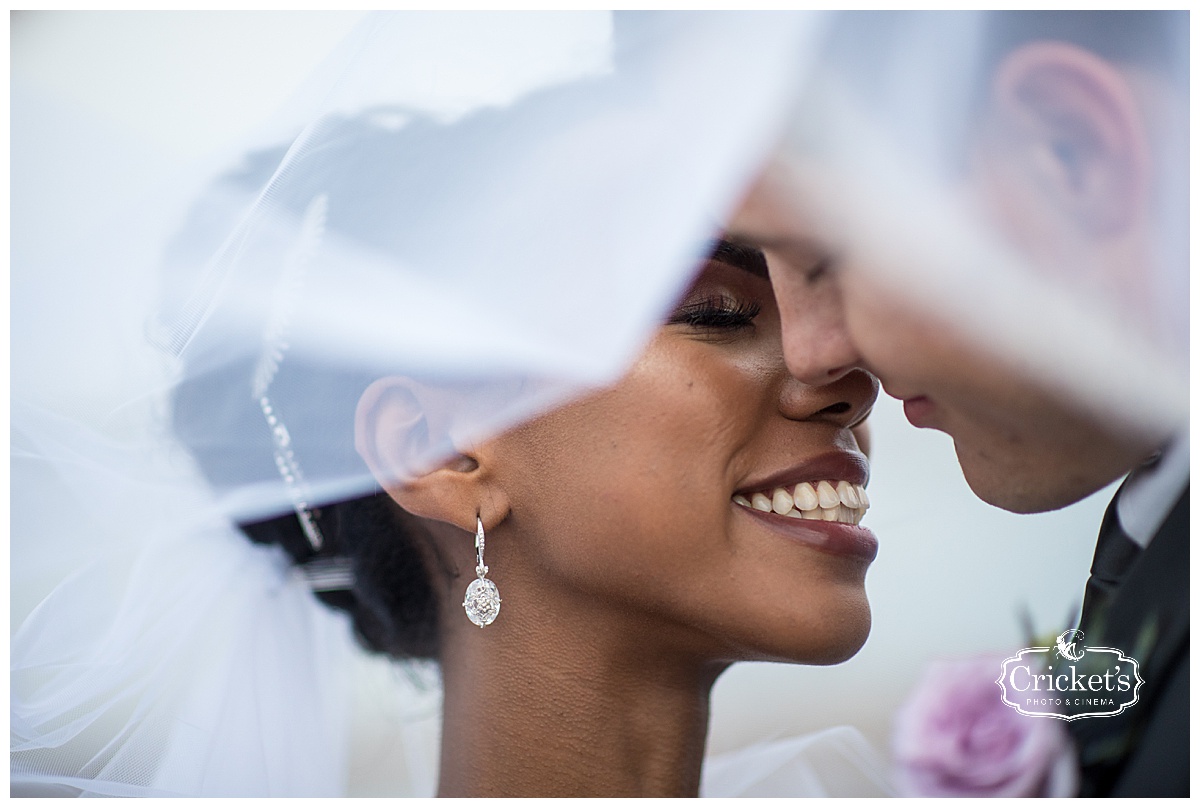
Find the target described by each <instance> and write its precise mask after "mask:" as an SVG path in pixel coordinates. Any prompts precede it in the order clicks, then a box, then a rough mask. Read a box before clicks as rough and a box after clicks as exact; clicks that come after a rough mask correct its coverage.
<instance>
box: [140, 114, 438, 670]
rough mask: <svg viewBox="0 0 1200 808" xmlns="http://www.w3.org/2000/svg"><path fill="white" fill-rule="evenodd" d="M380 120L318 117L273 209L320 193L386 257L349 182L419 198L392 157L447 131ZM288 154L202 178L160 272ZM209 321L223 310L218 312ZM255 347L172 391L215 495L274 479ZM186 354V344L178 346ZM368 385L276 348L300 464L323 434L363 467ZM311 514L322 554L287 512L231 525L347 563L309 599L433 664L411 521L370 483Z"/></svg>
mask: <svg viewBox="0 0 1200 808" xmlns="http://www.w3.org/2000/svg"><path fill="white" fill-rule="evenodd" d="M378 117H379V114H378V113H371V114H369V115H364V116H360V117H356V118H347V119H339V120H329V121H326V122H325V125H324V128H323V131H322V132H321V133H320V134H319V136H318V137H317V138H316V139H315V142H314V141H310V146H309V148H308V149H307V150H306V151H302V152H301V153H300V154H298V155H293V156H292V158H291V160H292V163H291V167H290V170H289V171H288V172H286V175H285V176H283V177H282V179H281V178H280V177H279V176H276V177H275V179H274V181H273V182H272V184H271V205H272V206H273V207H274V208H275V209H276V210H277V211H281V212H282V213H284V214H285V215H292V216H296V215H299V214H300V212H302V211H303V210H304V207H305V206H306V205H307V204H308V203H309V201H310V200H311V199H312V198H313V197H314V195H315V194H317V193H324V194H327V195H328V197H329V199H330V215H329V220H328V223H327V227H328V228H329V229H330V230H332V231H335V232H337V233H339V234H341V235H344V236H349V237H350V238H352V239H356V240H357V241H358V242H359V243H365V244H367V246H376V247H380V248H384V249H389V250H392V251H395V250H396V249H397V245H395V244H371V243H370V242H369V240H368V231H369V232H381V233H384V237H387V235H386V233H387V230H388V229H386V228H369V227H368V228H364V227H363V226H362V225H363V217H364V216H370V217H375V218H377V217H379V216H382V215H387V214H386V212H385V211H381V210H378V209H376V210H371V211H365V210H363V209H362V202H361V201H360V200H359V199H358V198H357V195H356V194H355V193H354V187H355V183H356V182H361V181H362V178H363V176H364V172H370V174H369V175H367V176H370V177H371V178H372V186H373V187H375V188H380V187H382V188H385V189H390V190H392V192H393V193H396V194H400V193H407V194H410V195H416V196H419V195H420V194H422V193H424V192H426V190H427V189H429V186H431V185H432V184H434V183H436V182H437V178H436V177H431V176H421V161H420V160H413V159H411V157H410V159H407V160H397V159H395V156H396V152H397V150H399V149H405V150H408V151H409V153H410V155H411V153H412V152H413V151H414V150H415V151H416V152H417V153H418V154H419V153H420V149H421V148H422V147H428V145H429V143H430V142H432V141H436V140H437V139H438V138H440V137H444V133H443V132H442V131H441V129H442V127H440V126H439V125H437V124H435V123H432V122H429V121H426V120H423V119H418V120H414V121H412V122H410V123H409V125H407V126H405V127H403V128H401V129H399V130H397V129H389V128H387V127H383V126H379V125H376V124H375V123H374V122H373V121H374V120H375V119H377V118H378ZM285 152H286V150H285V149H272V150H268V151H263V152H259V153H255V154H251V155H248V156H247V157H246V159H245V162H244V164H243V165H242V166H240V167H239V168H238V169H237V170H235V171H233V172H231V173H229V174H227V175H225V176H223V177H222V178H220V179H219V180H218V181H217V182H216V183H215V184H214V185H213V187H212V188H211V189H210V194H208V195H206V197H205V198H204V199H202V200H200V201H199V202H198V203H197V205H196V206H195V208H194V209H193V210H192V211H191V213H190V215H189V217H188V221H187V224H186V225H185V227H184V228H183V230H182V231H181V233H180V234H179V236H178V237H176V239H175V240H174V242H173V243H172V245H171V246H169V247H168V250H167V254H166V260H165V262H164V263H165V266H166V267H167V268H168V271H192V272H194V271H195V270H194V269H193V268H194V267H196V266H199V265H202V264H203V263H204V262H205V261H207V260H208V258H209V257H210V255H211V253H214V252H215V251H216V249H217V247H218V245H220V244H221V242H222V241H223V239H224V238H225V237H226V236H227V235H228V233H229V232H231V231H232V229H233V228H234V226H235V224H236V222H235V214H236V212H237V211H236V210H235V207H234V206H231V205H229V204H228V200H229V199H230V198H235V199H253V198H255V196H256V195H257V194H258V192H259V191H260V190H261V188H262V187H263V186H264V185H265V184H266V183H267V182H268V180H271V178H272V176H273V175H275V173H276V170H277V168H278V166H279V165H280V162H281V160H282V159H283V157H284V154H285ZM312 154H319V155H320V157H321V159H320V161H319V162H316V161H314V165H308V164H306V161H307V157H308V156H309V155H312ZM398 167H406V168H409V169H412V168H414V167H415V171H414V172H413V173H414V174H415V176H414V175H412V174H410V175H409V176H404V177H401V176H399V172H400V171H401V169H400V168H398ZM380 175H383V176H380ZM214 200H219V203H214ZM386 202H387V200H386V199H385V200H384V205H383V206H384V207H386ZM419 247H420V245H418V249H419ZM176 310H178V306H176ZM212 316H213V317H220V316H221V315H220V313H219V312H218V313H216V314H214V315H212ZM249 336H251V337H253V336H255V335H249ZM200 354H201V355H203V351H202V350H201V351H200ZM256 354H257V350H248V351H246V355H245V356H244V357H234V358H233V359H232V361H229V360H228V359H226V360H225V361H223V362H221V363H220V364H219V366H218V367H217V368H216V369H213V370H206V371H204V372H197V371H196V369H195V368H192V369H191V370H192V372H191V373H188V374H185V376H186V379H185V381H184V382H182V383H181V384H180V385H179V387H178V388H177V389H176V391H175V395H174V399H173V402H172V404H173V406H172V428H173V429H174V431H175V433H176V434H177V435H178V436H179V437H180V439H181V440H182V441H183V443H184V444H185V445H186V446H188V447H189V449H190V450H191V452H192V454H193V455H194V456H195V457H196V459H197V462H198V463H199V466H200V468H201V470H202V471H203V473H204V474H205V476H206V477H207V478H208V481H209V483H210V484H211V485H212V486H213V488H214V489H215V490H217V491H218V492H221V491H228V490H234V489H236V488H237V487H238V486H240V485H245V484H248V483H253V482H261V481H263V480H273V479H277V471H276V469H275V464H274V445H273V443H272V438H271V434H270V430H269V429H268V428H267V425H266V423H265V422H264V419H263V414H262V412H261V410H260V409H259V407H258V405H257V403H256V402H255V401H254V400H253V399H252V397H251V396H250V395H248V394H247V393H248V391H249V389H250V380H251V379H252V378H253V376H254V372H255V364H256V361H257V358H256ZM194 355H196V352H195V351H193V352H192V353H190V354H187V356H189V357H190V356H194ZM373 380H374V379H373V377H370V376H367V375H365V374H364V373H362V372H355V371H353V370H348V369H345V368H340V367H332V366H329V365H326V364H317V363H313V362H309V361H307V360H306V359H305V358H304V357H303V356H302V355H295V356H293V355H286V354H285V356H284V359H283V361H282V362H281V363H280V364H279V368H278V370H277V371H276V374H275V377H274V379H273V381H272V382H271V386H270V395H271V399H272V401H273V402H281V403H282V404H281V406H282V407H283V408H285V409H287V402H289V401H305V402H306V406H304V407H293V408H290V409H287V413H288V414H287V427H288V430H289V432H290V434H291V439H292V442H293V445H294V446H295V448H296V452H297V456H298V457H299V458H301V462H303V461H302V458H303V457H304V456H305V452H304V444H305V442H306V440H311V439H312V436H313V434H314V432H315V431H319V432H321V438H322V440H323V441H324V442H329V441H334V442H336V443H337V444H338V445H344V446H345V447H347V451H346V452H345V455H346V456H347V457H346V461H345V462H346V463H347V467H346V468H345V469H338V471H339V472H341V471H345V472H347V473H350V474H360V475H365V473H366V471H367V470H366V467H365V465H364V464H362V462H361V460H359V459H358V458H357V456H355V454H354V452H353V451H352V449H351V448H350V447H353V445H354V434H353V428H354V427H353V425H354V414H355V407H356V405H357V402H358V398H359V396H360V395H361V393H362V391H363V390H364V389H366V387H367V386H368V385H369V384H370V383H371V382H372V381H373ZM314 403H315V404H316V405H319V406H313V404H314ZM314 411H315V412H314ZM330 424H337V425H341V426H339V427H336V428H335V429H340V430H341V432H340V434H334V435H330V434H328V433H329V430H330V426H329V425H330ZM231 436H232V437H231ZM313 516H314V519H315V521H316V523H317V525H318V527H319V529H320V531H321V533H322V536H323V539H324V543H323V546H322V547H321V549H320V550H319V551H315V550H314V549H313V547H312V546H311V544H310V542H309V540H308V538H307V536H306V535H305V533H304V531H303V529H302V528H301V525H300V522H299V520H298V519H297V517H296V515H295V514H294V513H287V514H283V515H280V516H276V517H272V518H267V519H263V520H261V521H251V522H245V523H242V524H240V525H239V527H240V528H241V529H242V531H243V532H244V533H245V534H246V535H247V536H248V537H249V538H250V539H251V540H252V541H254V542H256V543H259V544H267V545H279V546H280V547H282V548H283V549H284V550H285V551H286V552H287V553H288V554H289V555H290V556H291V558H292V559H293V560H294V561H295V563H296V564H298V565H306V564H313V563H314V562H325V561H327V560H329V559H339V560H341V561H342V562H344V563H346V564H348V566H349V567H350V569H351V570H352V572H353V578H354V583H353V585H352V586H350V587H349V588H347V589H341V590H334V591H318V592H315V593H314V594H315V595H316V597H317V598H319V599H320V600H321V601H322V602H324V603H326V604H327V605H329V606H331V607H333V608H336V609H340V610H342V611H344V612H346V613H348V614H349V615H350V617H351V620H352V622H353V625H354V629H355V632H356V634H357V635H358V638H359V640H360V642H361V644H362V645H363V646H364V647H365V648H366V649H368V650H370V651H374V652H379V653H384V654H387V655H390V656H392V657H397V658H420V659H436V658H437V657H438V654H439V642H438V638H439V632H438V620H437V613H438V610H437V602H436V597H435V594H434V591H433V588H432V585H431V573H432V572H434V571H435V570H437V569H440V565H439V560H438V558H437V556H436V548H435V547H433V545H432V542H430V541H429V540H428V536H427V534H426V532H425V530H424V528H423V526H422V525H421V523H420V520H419V519H417V518H416V517H413V516H411V515H410V514H407V513H405V512H404V511H403V510H402V509H401V508H400V507H399V506H397V505H396V504H395V503H394V502H393V501H392V500H391V499H390V497H388V496H387V494H386V493H383V492H378V491H377V492H376V493H374V494H371V495H368V496H362V497H357V498H353V499H347V500H343V501H339V502H333V503H327V504H322V505H321V506H320V507H319V508H316V509H314V511H313Z"/></svg>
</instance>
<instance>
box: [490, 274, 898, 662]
mask: <svg viewBox="0 0 1200 808" xmlns="http://www.w3.org/2000/svg"><path fill="white" fill-rule="evenodd" d="M718 256H719V257H722V260H720V261H717V260H713V261H710V262H709V263H708V265H707V266H706V267H705V268H704V270H703V271H702V273H701V274H700V275H699V277H698V279H697V280H696V281H695V283H694V284H693V286H692V287H691V289H690V290H689V291H688V292H687V294H686V295H685V296H684V297H683V299H682V300H681V301H680V303H679V304H678V306H677V307H676V309H675V310H674V312H673V314H672V315H671V316H670V318H669V320H668V322H667V323H666V324H665V325H663V326H662V327H661V328H660V329H659V330H658V332H657V333H656V334H655V336H654V338H653V339H652V340H651V342H650V344H649V345H648V346H647V347H646V349H645V351H644V353H643V354H642V356H641V358H640V359H639V360H638V361H637V363H636V364H635V365H634V367H633V368H632V369H631V370H630V371H629V373H628V374H627V375H626V376H625V377H624V378H623V379H622V380H621V381H620V382H619V383H617V384H616V385H615V386H613V387H611V388H609V389H607V390H605V391H603V392H600V393H597V394H594V395H592V396H590V397H588V398H586V399H584V400H581V401H579V402H577V403H574V404H571V405H569V406H567V407H564V408H562V409H560V410H556V411H554V412H552V413H550V414H548V415H545V416H542V417H540V418H538V419H536V420H534V421H532V422H530V423H529V424H527V425H525V426H523V427H521V428H518V429H516V430H514V431H512V432H510V433H507V434H505V435H503V436H501V437H500V438H497V439H496V440H495V441H492V442H491V445H490V449H491V451H490V452H489V454H490V455H492V456H493V457H494V458H496V459H497V464H496V465H495V466H494V467H493V469H494V473H495V475H496V479H495V483H496V484H497V485H498V486H500V487H501V488H502V489H503V490H504V492H505V494H506V497H507V499H508V504H509V506H510V512H509V515H508V517H507V518H506V519H504V520H503V521H502V522H501V523H500V524H499V525H497V526H496V528H495V529H494V530H493V531H492V532H491V533H489V541H488V545H487V547H488V550H487V552H488V554H489V555H488V564H489V565H490V566H491V567H492V569H493V571H494V575H493V576H492V577H494V578H495V579H496V581H497V583H498V584H499V585H500V589H501V592H502V593H504V597H505V603H506V604H509V605H506V606H505V610H506V611H505V613H504V614H503V615H502V616H501V618H500V621H503V620H505V619H508V620H510V621H517V620H521V619H522V617H521V611H522V610H526V609H529V610H539V611H549V612H550V613H552V614H554V615H555V618H554V619H555V620H558V621H559V622H562V621H569V620H572V619H575V618H576V617H578V618H579V619H580V620H581V621H582V622H583V623H586V625H587V626H588V628H587V630H588V631H589V632H592V634H593V635H594V636H597V637H599V636H601V635H603V634H604V633H605V632H606V631H610V630H611V631H615V632H617V633H620V632H621V631H626V632H627V633H628V632H632V633H630V636H629V637H628V640H629V641H630V642H632V643H633V647H634V648H635V649H640V650H645V651H647V652H653V651H656V650H657V651H661V650H662V648H666V647H669V648H672V649H675V650H677V651H679V652H680V653H682V654H686V655H694V656H697V657H700V658H708V659H713V660H725V659H730V660H732V659H747V658H750V659H783V660H793V661H802V662H812V663H831V662H836V661H840V660H842V659H845V658H846V657H848V656H850V655H851V654H853V653H854V652H855V651H856V650H858V648H859V647H860V646H861V645H862V643H863V642H864V641H865V639H866V636H867V632H868V630H869V627H870V611H869V607H868V604H867V599H866V595H865V592H864V589H863V579H864V576H865V574H866V570H867V566H868V565H869V564H870V563H871V560H872V559H873V558H874V556H875V552H876V542H875V538H874V536H873V535H872V534H871V532H870V531H869V530H867V529H866V528H863V527H859V526H856V524H855V523H856V522H857V520H858V519H860V518H861V515H862V510H863V504H864V503H863V502H862V501H861V499H860V496H859V494H860V493H861V491H862V486H863V485H865V484H866V482H867V474H868V467H867V461H866V458H865V456H864V454H863V453H862V451H861V450H860V447H859V443H858V441H857V439H856V435H855V432H854V431H852V427H855V426H856V425H858V424H861V422H862V421H863V419H864V418H865V417H866V415H867V413H868V412H869V410H870V408H871V406H872V404H873V403H874V401H875V397H876V394H877V382H876V381H875V379H874V378H873V377H872V376H870V375H868V374H867V373H865V372H863V371H861V370H849V371H845V370H838V369H831V372H830V373H829V374H828V376H827V380H828V381H827V383H826V384H823V385H821V386H810V385H805V384H802V383H800V382H798V381H796V380H795V379H793V378H791V376H790V375H789V374H788V372H787V369H786V368H785V366H784V360H783V352H782V347H781V342H780V325H779V315H778V311H777V309H776V306H775V300H774V297H773V295H772V291H771V285H770V282H769V281H768V279H767V277H766V272H765V270H766V265H765V262H763V259H762V258H761V255H760V254H757V253H750V252H749V251H744V252H743V254H738V252H737V251H733V252H729V251H726V252H725V253H724V254H722V253H721V252H718ZM798 486H799V487H800V492H799V496H800V498H799V500H798V504H799V506H800V508H803V509H804V510H799V509H797V508H796V507H795V506H793V504H792V502H791V500H792V498H793V497H795V494H796V491H797V487H798ZM834 492H840V494H841V499H840V503H839V504H838V505H836V506H834V507H830V508H827V509H824V510H823V509H822V508H821V507H820V505H831V504H832V502H833V500H832V499H830V498H829V497H830V496H831V493H834ZM767 502H770V505H769V506H768V505H766V503H767ZM847 503H848V504H847ZM755 504H757V505H758V506H759V507H758V508H756V507H755ZM814 506H816V507H814ZM763 507H769V508H772V509H773V510H771V511H767V510H762V509H761V508H763ZM776 511H779V512H782V513H777V512H776ZM789 514H790V515H789ZM801 517H803V518H801ZM505 579H507V580H505ZM500 621H498V622H497V627H498V626H499V623H500ZM622 627H623V628H622Z"/></svg>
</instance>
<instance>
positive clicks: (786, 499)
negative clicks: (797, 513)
mask: <svg viewBox="0 0 1200 808" xmlns="http://www.w3.org/2000/svg"><path fill="white" fill-rule="evenodd" d="M771 508H772V509H773V510H774V511H775V513H777V514H779V515H780V516H783V515H784V514H785V513H787V512H788V511H790V510H791V509H792V495H791V494H789V493H788V492H787V491H784V490H783V489H782V488H776V489H775V495H774V496H772V497H771Z"/></svg>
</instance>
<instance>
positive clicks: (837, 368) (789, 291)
mask: <svg viewBox="0 0 1200 808" xmlns="http://www.w3.org/2000/svg"><path fill="white" fill-rule="evenodd" d="M827 271H830V272H831V271H833V270H827ZM771 285H772V287H774V290H775V300H776V303H777V305H778V307H779V317H780V325H781V327H782V331H783V333H782V339H783V358H784V362H785V364H786V365H787V369H788V372H789V373H791V375H792V376H793V377H795V378H796V379H797V380H799V381H801V382H804V383H805V384H808V385H814V386H819V385H825V384H829V383H831V382H834V381H837V380H838V379H840V378H842V377H843V376H845V375H846V374H848V373H850V372H851V371H853V370H856V369H859V368H862V367H863V361H862V358H861V357H860V356H859V353H858V350H857V349H856V348H855V346H854V344H853V342H852V341H851V339H850V334H849V332H848V330H847V328H846V313H845V308H844V306H843V301H842V294H841V290H840V288H839V287H838V283H837V280H836V279H835V278H833V277H827V276H826V277H820V278H816V279H814V278H812V277H811V274H810V273H807V272H804V271H800V270H798V269H796V268H793V267H789V266H787V265H786V264H782V265H781V263H773V264H771Z"/></svg>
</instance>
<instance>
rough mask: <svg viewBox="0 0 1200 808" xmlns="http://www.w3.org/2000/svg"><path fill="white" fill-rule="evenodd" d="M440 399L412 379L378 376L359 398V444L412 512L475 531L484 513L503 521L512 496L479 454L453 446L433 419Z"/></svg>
mask: <svg viewBox="0 0 1200 808" xmlns="http://www.w3.org/2000/svg"><path fill="white" fill-rule="evenodd" d="M438 399H439V395H438V393H437V391H433V390H431V389H429V388H427V387H425V386H423V385H421V384H419V383H417V382H414V381H412V380H411V379H407V378H404V377H401V376H389V377H386V378H382V379H377V380H376V381H375V382H373V383H372V384H371V385H370V386H369V387H368V388H367V389H366V390H365V391H363V394H362V396H361V397H360V398H359V401H358V409H357V411H356V413H355V419H354V442H355V447H356V448H357V449H358V453H359V455H360V456H361V457H362V458H363V460H364V461H365V462H366V464H367V467H368V468H370V470H371V474H372V475H374V477H375V479H376V481H378V483H379V485H380V486H381V487H382V488H383V489H384V490H385V491H386V492H387V493H388V496H390V497H391V498H392V499H393V500H394V501H395V502H396V503H397V504H398V505H400V507H402V508H403V509H404V510H406V511H408V512H409V513H411V514H414V515H416V516H421V517H425V518H428V519H436V520H438V521H441V522H447V523H449V524H452V525H456V526H458V527H460V528H462V529H464V530H468V531H471V532H474V530H475V515H476V514H477V513H478V514H481V515H482V516H483V519H484V523H485V524H489V523H495V522H496V521H499V520H498V518H497V516H499V515H500V514H506V513H507V510H508V506H507V500H506V498H505V497H504V496H503V492H500V491H496V490H493V489H494V486H493V485H491V483H490V475H489V473H488V472H489V469H488V468H484V467H481V465H480V460H479V453H478V452H477V451H475V450H473V449H470V448H467V449H457V448H455V447H453V446H450V445H448V437H447V435H446V430H445V428H444V427H443V426H442V425H441V424H439V423H437V422H436V421H435V422H434V423H432V424H431V418H430V414H431V413H436V412H439V411H440V409H441V408H440V407H438V406H437V403H438ZM485 511H486V512H485ZM500 518H502V516H501V517H500Z"/></svg>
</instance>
